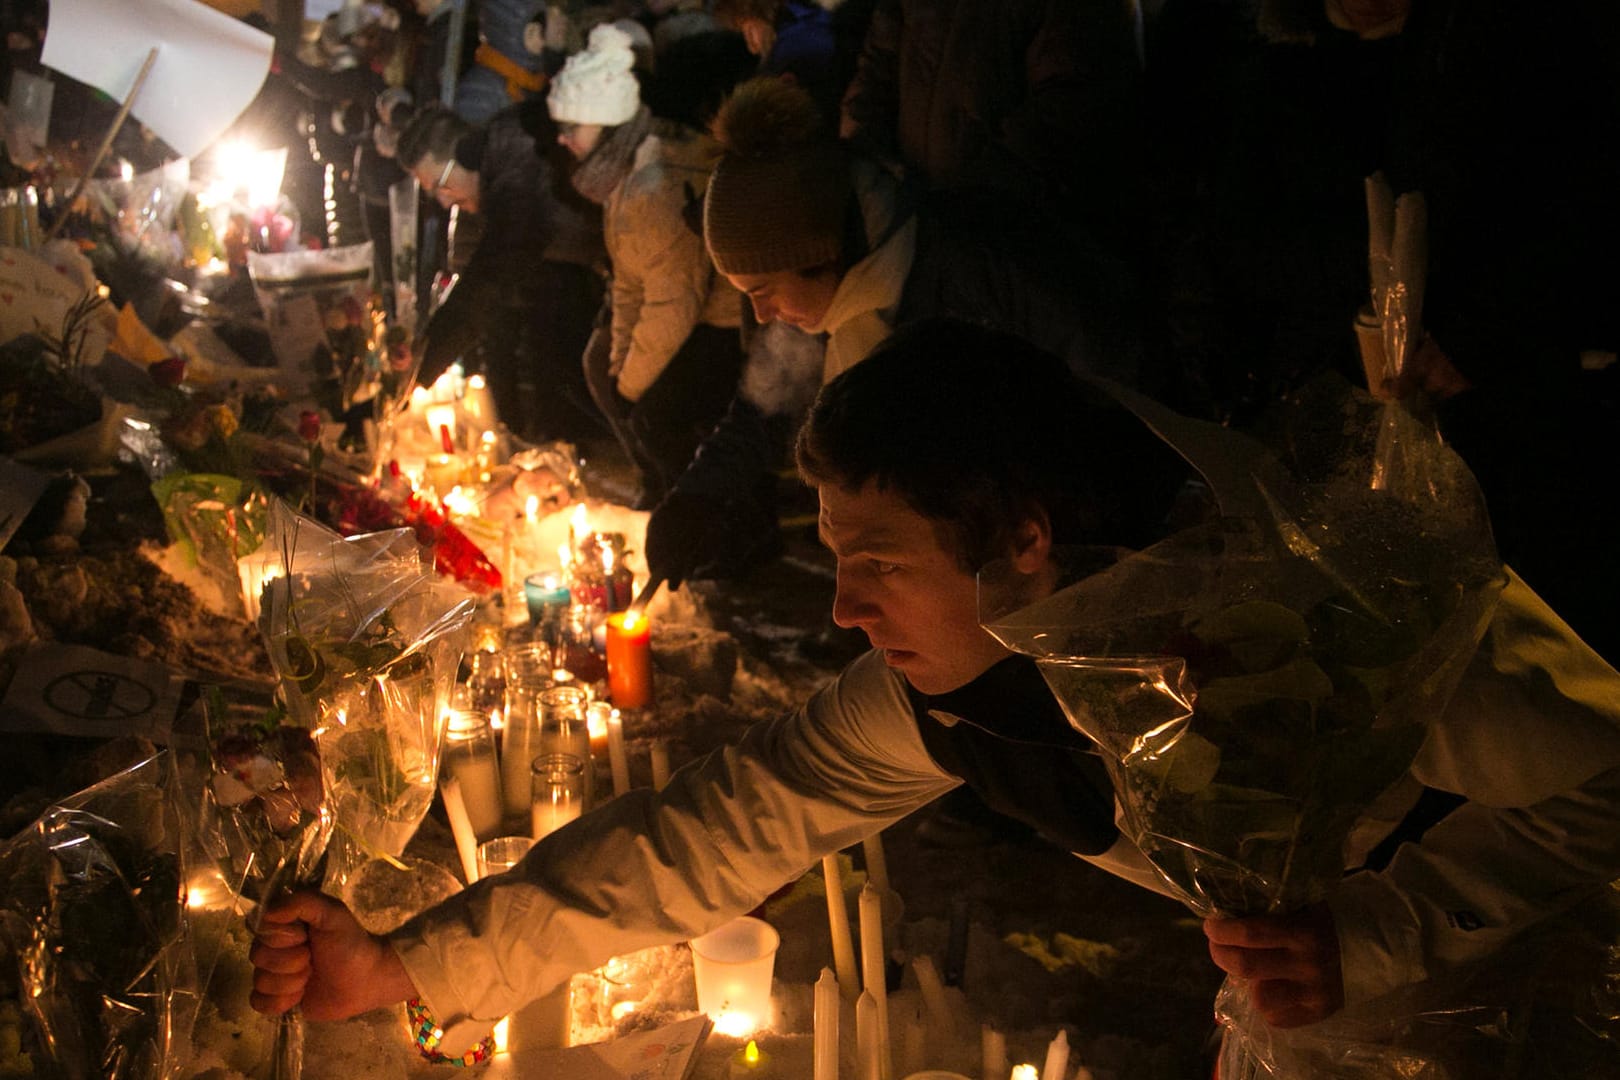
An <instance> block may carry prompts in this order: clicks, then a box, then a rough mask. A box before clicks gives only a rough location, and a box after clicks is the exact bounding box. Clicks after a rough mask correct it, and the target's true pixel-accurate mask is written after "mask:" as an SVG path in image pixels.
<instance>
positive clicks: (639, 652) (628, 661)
mask: <svg viewBox="0 0 1620 1080" xmlns="http://www.w3.org/2000/svg"><path fill="white" fill-rule="evenodd" d="M606 625H607V668H608V696H609V697H611V698H612V699H613V704H614V705H615V706H616V707H617V708H620V709H640V708H643V707H645V706H647V705H651V704H652V700H653V692H652V678H653V671H652V625H651V624H650V623H649V622H648V621H647V618H646V616H644V615H642V614H640V613H639V612H636V611H620V612H615V613H614V614H612V615H609V616H608V617H607V619H606Z"/></svg>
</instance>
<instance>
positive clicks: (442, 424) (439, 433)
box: [424, 405, 456, 454]
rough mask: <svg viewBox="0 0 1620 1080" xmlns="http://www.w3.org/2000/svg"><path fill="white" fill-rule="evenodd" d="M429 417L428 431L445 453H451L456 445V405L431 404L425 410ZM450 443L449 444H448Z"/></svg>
mask: <svg viewBox="0 0 1620 1080" xmlns="http://www.w3.org/2000/svg"><path fill="white" fill-rule="evenodd" d="M424 415H425V416H426V418H427V426H428V432H429V433H430V434H431V435H432V436H433V439H434V441H435V442H437V443H438V444H439V446H440V448H441V449H442V450H444V452H445V453H447V454H448V453H451V452H453V451H454V450H455V446H456V441H455V439H456V407H455V406H454V405H429V406H428V407H427V409H426V410H425V412H424ZM446 444H448V445H446Z"/></svg>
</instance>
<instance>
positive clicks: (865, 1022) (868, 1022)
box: [855, 990, 883, 1080]
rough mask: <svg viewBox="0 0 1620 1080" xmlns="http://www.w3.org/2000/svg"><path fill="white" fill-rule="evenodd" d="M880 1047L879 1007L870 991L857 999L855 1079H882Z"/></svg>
mask: <svg viewBox="0 0 1620 1080" xmlns="http://www.w3.org/2000/svg"><path fill="white" fill-rule="evenodd" d="M882 1078H883V1064H882V1055H881V1053H880V1052H879V1049H878V1007H877V1001H875V1000H874V999H873V997H872V995H871V993H870V992H869V991H866V990H862V991H861V996H860V997H858V998H856V999H855V1080H882Z"/></svg>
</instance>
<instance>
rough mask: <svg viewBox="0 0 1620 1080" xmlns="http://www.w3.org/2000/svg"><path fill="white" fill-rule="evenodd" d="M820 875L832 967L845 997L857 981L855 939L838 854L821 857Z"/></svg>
mask: <svg viewBox="0 0 1620 1080" xmlns="http://www.w3.org/2000/svg"><path fill="white" fill-rule="evenodd" d="M821 877H822V881H823V883H824V884H825V885H826V887H827V922H828V924H829V925H830V927H831V930H832V949H833V968H834V970H836V971H837V972H838V985H839V986H841V987H843V991H844V994H845V996H847V997H854V996H855V994H856V991H857V988H858V987H859V986H860V982H859V981H858V980H857V979H856V977H855V942H854V940H853V939H852V938H851V937H850V935H849V909H848V908H847V907H845V906H844V877H843V875H842V874H841V873H839V870H838V853H837V852H836V851H835V852H833V853H832V854H831V855H824V856H822V859H821Z"/></svg>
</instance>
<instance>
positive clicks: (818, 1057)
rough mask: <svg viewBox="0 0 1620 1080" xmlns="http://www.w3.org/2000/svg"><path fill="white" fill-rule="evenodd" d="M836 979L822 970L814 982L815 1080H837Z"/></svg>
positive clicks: (826, 969)
mask: <svg viewBox="0 0 1620 1080" xmlns="http://www.w3.org/2000/svg"><path fill="white" fill-rule="evenodd" d="M840 1008H842V1005H841V1004H840V1003H839V1000H838V979H837V978H836V977H834V975H833V973H832V971H831V969H829V968H822V969H821V977H820V978H819V979H817V980H816V1014H815V1019H816V1028H815V1043H814V1049H815V1063H814V1068H815V1080H838V1010H839V1009H840Z"/></svg>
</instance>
